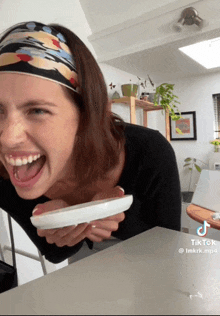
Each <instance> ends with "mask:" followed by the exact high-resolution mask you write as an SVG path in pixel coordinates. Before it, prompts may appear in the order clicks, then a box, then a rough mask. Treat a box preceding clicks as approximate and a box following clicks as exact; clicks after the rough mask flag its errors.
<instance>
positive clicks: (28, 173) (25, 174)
mask: <svg viewBox="0 0 220 316" xmlns="http://www.w3.org/2000/svg"><path fill="white" fill-rule="evenodd" d="M44 162H45V159H44V157H41V158H39V159H37V160H36V161H33V162H32V163H31V164H30V163H28V164H26V165H22V166H20V167H17V166H16V167H14V170H13V172H14V176H15V178H16V179H18V180H20V181H22V182H26V181H29V180H31V179H32V178H34V177H35V176H36V175H37V174H38V172H39V171H40V170H41V168H42V167H43V165H44Z"/></svg>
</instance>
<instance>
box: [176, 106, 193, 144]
mask: <svg viewBox="0 0 220 316" xmlns="http://www.w3.org/2000/svg"><path fill="white" fill-rule="evenodd" d="M176 114H178V113H176ZM181 116H182V117H183V118H182V119H180V120H178V121H172V120H171V118H170V140H197V134H196V112H195V111H192V112H181ZM178 130H180V131H181V132H182V134H180V133H178Z"/></svg>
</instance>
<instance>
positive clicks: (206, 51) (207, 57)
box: [179, 37, 220, 69]
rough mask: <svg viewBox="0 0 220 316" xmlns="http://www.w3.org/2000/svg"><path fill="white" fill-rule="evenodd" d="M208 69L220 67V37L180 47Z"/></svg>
mask: <svg viewBox="0 0 220 316" xmlns="http://www.w3.org/2000/svg"><path fill="white" fill-rule="evenodd" d="M179 50H180V51H182V52H183V53H184V54H186V55H187V56H189V57H190V58H192V59H193V60H195V61H196V62H198V63H199V64H200V65H202V66H203V67H205V68H207V69H211V68H216V67H220V58H219V56H220V37H217V38H214V39H211V40H208V41H203V42H200V43H196V44H193V45H189V46H185V47H181V48H179Z"/></svg>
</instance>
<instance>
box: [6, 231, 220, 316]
mask: <svg viewBox="0 0 220 316" xmlns="http://www.w3.org/2000/svg"><path fill="white" fill-rule="evenodd" d="M205 241H206V242H205ZM206 243H207V244H206ZM212 243H214V244H213V245H212ZM208 244H211V245H208ZM179 249H181V250H179ZM190 252H191V253H190ZM219 312H220V242H218V241H212V240H211V239H208V238H205V237H203V238H201V237H196V236H194V235H189V234H185V233H181V232H176V231H173V230H169V229H165V228H160V227H155V228H153V229H151V230H148V231H147V232H144V233H142V234H140V235H137V236H135V237H133V238H130V239H128V240H126V241H123V242H121V243H119V244H117V245H115V246H113V247H110V248H108V249H105V250H103V251H101V252H99V253H97V254H94V255H91V256H90V257H87V258H85V259H82V260H80V261H78V262H75V263H73V264H71V265H69V266H68V267H65V268H63V269H60V270H58V271H56V272H53V273H51V274H49V275H47V276H44V277H42V278H39V279H37V280H34V281H32V282H29V283H27V284H24V285H22V286H19V287H18V288H16V289H13V290H10V291H8V292H5V293H2V294H0V314H1V315H2V314H6V315H9V314H10V315H13V314H22V315H27V314H29V315H36V314H44V315H52V314H53V315H62V314H63V315H67V314H71V315H78V314H84V315H85V314H86V315H91V314H94V315H100V314H104V315H110V314H117V315H122V314H124V315H138V314H142V315H148V314H159V315H175V314H176V315H192V314H197V315H200V314H201V315H202V314H203V315H204V314H209V315H210V314H211V315H218V314H219Z"/></svg>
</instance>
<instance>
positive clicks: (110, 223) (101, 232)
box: [87, 186, 125, 242]
mask: <svg viewBox="0 0 220 316" xmlns="http://www.w3.org/2000/svg"><path fill="white" fill-rule="evenodd" d="M123 195H124V190H123V191H122V189H121V188H120V187H119V186H117V187H115V188H113V189H112V190H111V191H109V192H100V193H98V194H96V195H95V196H94V197H93V199H92V200H93V201H97V200H104V199H110V198H114V197H122V196H123ZM124 219H125V214H124V213H119V214H116V215H113V216H110V217H106V218H103V219H100V220H96V221H93V222H91V223H90V225H91V226H92V231H88V232H87V238H89V239H90V240H91V241H93V242H101V241H103V240H104V239H109V238H111V234H112V232H113V231H116V230H118V226H119V223H120V222H122V221H123V220H124Z"/></svg>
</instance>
